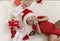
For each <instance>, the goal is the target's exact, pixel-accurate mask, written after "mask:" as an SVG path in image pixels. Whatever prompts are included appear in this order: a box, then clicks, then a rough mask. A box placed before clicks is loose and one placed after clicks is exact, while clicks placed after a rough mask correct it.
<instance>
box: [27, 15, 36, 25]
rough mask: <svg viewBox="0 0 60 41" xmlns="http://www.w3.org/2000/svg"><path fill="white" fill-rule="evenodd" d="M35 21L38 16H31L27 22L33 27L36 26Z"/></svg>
mask: <svg viewBox="0 0 60 41" xmlns="http://www.w3.org/2000/svg"><path fill="white" fill-rule="evenodd" d="M34 20H36V16H29V17H28V18H27V20H26V22H27V24H29V25H32V24H34Z"/></svg>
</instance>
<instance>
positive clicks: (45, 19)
mask: <svg viewBox="0 0 60 41" xmlns="http://www.w3.org/2000/svg"><path fill="white" fill-rule="evenodd" d="M48 19H49V18H48V17H47V16H44V17H43V18H41V19H37V20H38V21H39V22H41V21H47V20H48Z"/></svg>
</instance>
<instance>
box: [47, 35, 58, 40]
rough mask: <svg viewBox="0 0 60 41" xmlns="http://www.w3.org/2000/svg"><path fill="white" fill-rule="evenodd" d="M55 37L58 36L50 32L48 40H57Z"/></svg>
mask: <svg viewBox="0 0 60 41" xmlns="http://www.w3.org/2000/svg"><path fill="white" fill-rule="evenodd" d="M57 37H58V36H57V35H54V34H52V35H50V36H49V38H48V41H58V38H57Z"/></svg>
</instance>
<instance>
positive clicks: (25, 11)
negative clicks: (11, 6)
mask: <svg viewBox="0 0 60 41" xmlns="http://www.w3.org/2000/svg"><path fill="white" fill-rule="evenodd" d="M22 13H23V16H22V20H23V18H24V17H25V15H27V14H29V13H33V12H32V11H31V10H29V9H25V10H24V11H23V12H22Z"/></svg>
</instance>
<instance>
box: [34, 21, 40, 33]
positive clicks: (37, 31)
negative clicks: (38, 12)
mask: <svg viewBox="0 0 60 41" xmlns="http://www.w3.org/2000/svg"><path fill="white" fill-rule="evenodd" d="M34 25H35V26H36V33H37V34H41V30H40V27H39V25H38V21H34Z"/></svg>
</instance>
